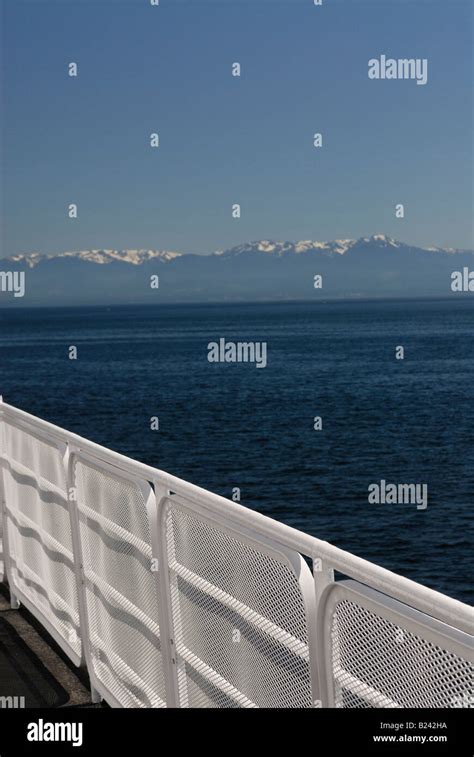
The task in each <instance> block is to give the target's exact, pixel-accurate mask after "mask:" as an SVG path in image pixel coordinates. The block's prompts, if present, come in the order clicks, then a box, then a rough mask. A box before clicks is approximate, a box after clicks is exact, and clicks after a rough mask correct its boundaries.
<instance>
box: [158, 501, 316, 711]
mask: <svg viewBox="0 0 474 757" xmlns="http://www.w3.org/2000/svg"><path fill="white" fill-rule="evenodd" d="M231 534H232V532H229V531H227V529H224V528H221V527H220V526H217V525H214V524H212V525H211V524H209V523H208V522H207V521H206V520H204V519H202V518H201V517H200V516H198V515H196V514H194V513H193V514H190V513H189V512H187V511H186V510H185V509H182V508H181V507H179V506H178V505H175V504H174V503H172V505H171V506H170V507H169V510H168V515H167V552H168V564H169V568H170V576H171V604H172V616H173V628H174V640H175V645H176V653H177V658H176V661H177V665H178V678H179V695H180V706H181V707H310V706H311V684H310V670H309V654H308V644H307V624H306V614H305V607H304V602H303V597H302V593H301V590H300V586H299V583H298V579H297V577H296V575H295V573H294V571H293V570H292V569H291V568H290V567H289V564H288V563H287V561H286V560H284V559H281V560H280V559H278V558H277V557H275V556H274V554H273V553H272V554H270V553H269V551H267V550H266V549H265V547H264V546H261V547H260V546H253V545H252V546H250V545H249V543H247V542H246V540H245V539H243V538H240V537H239V536H238V535H237V536H236V535H235V534H232V535H231Z"/></svg>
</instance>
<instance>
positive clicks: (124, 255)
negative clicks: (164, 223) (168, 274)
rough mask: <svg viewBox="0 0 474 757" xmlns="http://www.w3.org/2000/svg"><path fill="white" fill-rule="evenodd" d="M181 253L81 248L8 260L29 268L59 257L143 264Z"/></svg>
mask: <svg viewBox="0 0 474 757" xmlns="http://www.w3.org/2000/svg"><path fill="white" fill-rule="evenodd" d="M181 254H182V253H181V252H171V251H170V250H80V251H78V252H60V253H57V254H56V255H43V254H41V253H39V252H31V253H29V254H26V255H12V256H11V257H9V258H7V260H13V261H14V262H16V263H21V262H24V263H25V264H26V265H27V266H28V267H29V268H34V267H35V266H36V265H38V264H39V263H42V262H43V261H45V260H53V259H58V258H75V259H77V260H87V261H88V262H89V263H97V264H98V265H107V264H108V263H112V262H113V261H117V260H119V261H121V262H122V263H131V265H141V264H142V263H144V262H146V261H148V260H157V261H158V262H162V263H166V262H167V261H168V260H173V259H174V258H176V257H178V256H179V255H181Z"/></svg>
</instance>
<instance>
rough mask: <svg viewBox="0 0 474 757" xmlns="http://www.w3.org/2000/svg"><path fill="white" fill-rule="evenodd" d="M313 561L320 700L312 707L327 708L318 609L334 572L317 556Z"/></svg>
mask: <svg viewBox="0 0 474 757" xmlns="http://www.w3.org/2000/svg"><path fill="white" fill-rule="evenodd" d="M312 561H313V579H314V599H315V606H316V607H315V619H314V621H315V622H314V626H315V632H316V639H315V644H314V647H313V650H314V654H315V655H316V657H317V660H318V666H317V667H318V679H319V681H318V683H319V686H318V688H319V697H320V699H319V700H317V701H314V702H313V706H314V707H323V708H328V707H329V701H330V696H329V691H328V681H327V676H326V660H325V659H323V657H322V655H321V649H322V644H321V639H320V638H319V635H320V633H321V622H320V607H321V598H322V596H323V594H324V591H325V589H326V588H327V587H328V586H330V585H331V584H333V583H334V570H333V568H332V567H331V566H330V565H328V563H327V562H326V561H325V560H322V559H321V558H320V557H319V556H318V555H315V554H314V555H313V557H312Z"/></svg>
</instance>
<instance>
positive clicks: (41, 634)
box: [0, 584, 102, 709]
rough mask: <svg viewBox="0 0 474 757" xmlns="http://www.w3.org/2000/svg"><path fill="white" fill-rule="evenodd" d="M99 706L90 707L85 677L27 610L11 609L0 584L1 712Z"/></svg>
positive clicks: (4, 587) (7, 597)
mask: <svg viewBox="0 0 474 757" xmlns="http://www.w3.org/2000/svg"><path fill="white" fill-rule="evenodd" d="M101 706H102V705H94V704H92V702H91V696H90V691H89V688H88V681H87V677H86V676H85V674H84V673H83V672H82V671H79V670H77V668H75V667H74V665H72V664H71V663H70V662H69V661H68V660H67V658H66V657H65V655H64V654H63V652H62V651H61V650H60V649H59V648H58V646H57V645H56V644H55V642H54V641H53V640H52V639H51V638H50V637H49V636H48V634H47V633H46V631H45V630H44V629H43V628H42V627H41V625H40V624H39V623H38V622H37V621H36V620H35V619H34V618H33V617H32V616H31V614H30V613H29V612H28V611H27V610H24V609H22V608H20V610H12V609H11V608H10V601H9V595H8V588H7V587H6V586H5V585H4V584H0V709H1V708H11V707H14V708H18V707H27V708H28V707H101Z"/></svg>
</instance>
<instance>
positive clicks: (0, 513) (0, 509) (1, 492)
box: [0, 395, 20, 610]
mask: <svg viewBox="0 0 474 757" xmlns="http://www.w3.org/2000/svg"><path fill="white" fill-rule="evenodd" d="M2 405H3V397H2V396H1V395H0V517H1V520H2V551H3V572H4V577H6V579H7V582H8V589H9V592H10V607H11V609H12V610H18V609H19V608H20V602H19V600H18V598H17V596H16V594H15V592H14V591H13V581H12V570H11V553H10V547H9V542H8V520H7V518H8V515H7V501H6V490H5V480H4V477H5V466H6V461H5V459H4V455H5V452H6V446H5V421H4V415H3V409H2Z"/></svg>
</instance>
